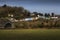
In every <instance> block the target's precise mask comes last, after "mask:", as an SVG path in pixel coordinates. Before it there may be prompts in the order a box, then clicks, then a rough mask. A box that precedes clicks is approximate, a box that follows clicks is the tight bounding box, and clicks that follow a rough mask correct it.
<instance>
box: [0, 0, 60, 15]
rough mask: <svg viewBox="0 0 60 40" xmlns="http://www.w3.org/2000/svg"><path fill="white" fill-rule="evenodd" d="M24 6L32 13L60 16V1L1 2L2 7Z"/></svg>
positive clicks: (15, 0)
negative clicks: (4, 5)
mask: <svg viewBox="0 0 60 40" xmlns="http://www.w3.org/2000/svg"><path fill="white" fill-rule="evenodd" d="M3 4H7V5H9V6H22V7H24V8H25V9H27V10H29V11H31V12H34V11H36V12H42V13H51V12H54V13H56V14H60V0H0V6H2V5H3Z"/></svg>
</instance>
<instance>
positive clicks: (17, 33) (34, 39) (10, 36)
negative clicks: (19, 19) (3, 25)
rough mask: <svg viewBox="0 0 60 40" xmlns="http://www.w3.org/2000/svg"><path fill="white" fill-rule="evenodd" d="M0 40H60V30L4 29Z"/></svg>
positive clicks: (0, 32) (1, 31) (0, 31)
mask: <svg viewBox="0 0 60 40" xmlns="http://www.w3.org/2000/svg"><path fill="white" fill-rule="evenodd" d="M0 40H60V29H10V30H8V29H7V30H4V29H3V30H0Z"/></svg>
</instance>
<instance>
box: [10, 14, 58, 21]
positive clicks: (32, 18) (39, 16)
mask: <svg viewBox="0 0 60 40" xmlns="http://www.w3.org/2000/svg"><path fill="white" fill-rule="evenodd" d="M31 15H32V16H33V15H35V14H31ZM9 16H11V18H10V20H11V21H13V22H18V21H32V20H38V19H40V18H42V19H58V18H59V17H58V16H56V15H54V16H50V17H45V16H44V15H43V16H41V15H39V14H38V15H37V16H36V17H30V18H24V19H20V20H16V19H14V18H13V15H9Z"/></svg>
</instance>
